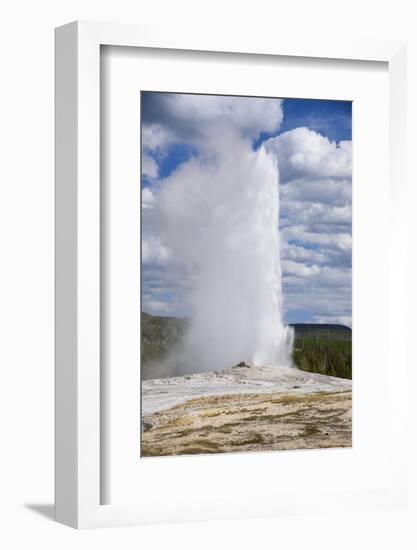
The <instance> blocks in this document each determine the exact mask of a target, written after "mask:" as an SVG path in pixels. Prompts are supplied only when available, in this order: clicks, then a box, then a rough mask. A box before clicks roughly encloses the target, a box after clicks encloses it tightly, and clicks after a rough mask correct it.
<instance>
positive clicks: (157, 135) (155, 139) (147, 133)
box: [142, 124, 176, 151]
mask: <svg viewBox="0 0 417 550" xmlns="http://www.w3.org/2000/svg"><path fill="white" fill-rule="evenodd" d="M175 139H176V136H175V134H174V133H173V132H171V131H170V130H169V129H168V128H166V127H165V126H162V125H161V124H143V125H142V147H143V148H144V149H145V150H150V151H153V150H155V149H165V148H166V147H167V146H168V145H170V144H171V143H173V142H174V141H175Z"/></svg>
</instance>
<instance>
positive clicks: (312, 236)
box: [281, 226, 352, 252]
mask: <svg viewBox="0 0 417 550" xmlns="http://www.w3.org/2000/svg"><path fill="white" fill-rule="evenodd" d="M281 233H282V235H283V236H284V238H285V239H286V240H287V241H288V240H294V241H303V242H305V243H308V244H316V245H323V246H325V247H327V248H334V249H338V250H341V251H343V252H346V251H350V250H351V249H352V235H351V234H350V233H324V232H323V233H314V232H313V231H311V230H309V228H308V227H305V226H291V227H284V229H282V231H281Z"/></svg>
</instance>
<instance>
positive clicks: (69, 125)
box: [55, 22, 407, 528]
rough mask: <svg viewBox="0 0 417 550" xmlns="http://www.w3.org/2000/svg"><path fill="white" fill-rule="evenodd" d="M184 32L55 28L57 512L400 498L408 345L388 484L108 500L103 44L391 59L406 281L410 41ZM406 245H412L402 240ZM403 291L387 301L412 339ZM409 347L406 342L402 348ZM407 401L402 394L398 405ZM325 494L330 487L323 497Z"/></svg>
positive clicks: (400, 254) (147, 516)
mask: <svg viewBox="0 0 417 550" xmlns="http://www.w3.org/2000/svg"><path fill="white" fill-rule="evenodd" d="M211 31H212V30H211V29H201V28H198V29H186V30H184V31H183V32H178V29H175V30H174V29H169V28H165V27H146V26H136V25H126V24H113V23H91V22H75V23H70V24H68V25H65V26H63V27H60V28H58V29H57V30H56V60H55V63H56V66H55V73H56V198H55V200H56V203H55V210H56V214H55V216H56V223H55V227H56V229H55V235H56V239H55V246H56V360H55V365H56V367H55V368H56V371H55V377H56V392H55V399H56V405H55V414H56V417H55V433H56V469H55V476H56V483H55V488H56V494H55V506H56V519H57V521H59V522H62V523H64V524H67V525H70V526H72V527H76V528H88V527H104V526H121V525H134V524H140V523H153V522H160V521H176V520H182V521H184V520H187V519H202V518H203V517H204V518H222V517H224V518H227V517H244V516H253V515H255V516H256V515H258V516H259V515H264V514H278V513H288V512H289V511H295V512H305V511H308V510H309V509H311V507H312V506H314V507H315V509H316V510H317V509H318V508H323V509H325V508H326V507H330V506H334V505H336V504H337V505H340V506H342V507H343V508H344V509H346V508H348V507H349V506H351V507H356V506H357V504H358V502H359V500H360V502H361V505H362V506H373V505H375V503H376V502H378V503H380V504H383V505H384V506H386V505H387V506H392V505H396V504H397V503H399V502H402V501H403V499H404V498H405V492H406V483H407V480H406V472H405V468H404V465H405V463H406V456H405V447H404V440H403V434H402V427H401V419H404V418H405V405H404V404H403V402H402V401H401V396H402V395H403V394H405V387H406V357H405V351H404V350H405V349H406V346H405V345H404V346H401V345H400V346H399V356H398V364H399V367H398V369H397V371H396V384H397V391H398V392H399V394H398V395H397V397H396V400H395V401H393V402H392V403H390V404H388V405H387V406H391V407H395V408H396V420H397V424H398V428H397V432H396V435H397V437H396V441H395V443H396V452H395V453H394V454H393V455H392V457H390V459H391V463H390V472H391V474H390V476H389V479H388V481H387V484H386V487H385V488H384V490H383V491H375V490H369V491H363V492H361V494H357V495H351V494H340V495H337V497H335V496H334V495H333V496H331V497H328V498H327V500H326V498H322V499H321V501H320V502H319V503H318V502H317V498H316V497H315V495H309V494H305V495H302V496H300V495H299V494H298V495H296V494H294V495H288V497H287V498H286V500H285V502H283V501H279V502H265V506H263V507H261V508H260V509H259V510H257V511H253V512H250V511H249V509H248V508H247V507H245V506H243V505H242V506H237V507H236V508H235V509H234V510H232V511H231V512H230V511H229V513H227V511H226V510H225V509H224V506H223V507H222V504H221V502H220V501H219V502H213V501H210V502H207V505H206V506H205V507H204V509H200V510H199V511H197V512H196V513H195V514H192V515H188V516H185V515H184V511H183V509H182V508H181V507H178V506H177V505H176V502H175V498H176V495H172V500H170V501H167V502H166V506H165V507H164V510H159V513H158V512H156V511H155V507H152V506H149V508H148V509H146V510H144V509H143V508H140V507H138V506H135V505H134V504H126V505H120V504H117V505H113V504H106V505H102V504H101V497H100V491H101V485H100V484H101V476H100V462H101V460H100V453H101V452H102V449H101V446H100V432H101V422H100V418H101V415H102V414H105V411H103V410H101V401H100V47H101V46H102V45H113V46H129V47H142V48H168V49H173V50H196V51H211V52H229V53H235V54H239V53H245V54H254V55H271V56H291V57H303V58H327V59H334V60H336V61H337V60H342V59H348V60H357V61H382V62H386V63H388V68H389V83H390V90H389V121H390V130H389V140H390V152H389V155H390V189H391V196H392V200H393V204H392V205H391V220H390V223H391V234H392V242H391V243H389V246H396V247H397V253H396V262H395V274H393V277H395V278H396V281H397V282H398V283H399V284H401V283H403V284H404V285H405V269H406V267H405V263H406V258H405V242H406V240H405V234H406V225H405V223H406V221H405V216H404V215H403V212H404V211H405V197H404V189H405V175H404V164H405V162H404V151H405V45H404V44H403V43H401V42H387V41H363V42H344V41H340V42H337V43H335V42H332V43H331V44H330V43H328V42H327V41H326V40H322V41H321V40H317V41H315V42H311V41H310V40H305V41H300V40H298V39H297V40H294V42H293V43H288V41H282V42H280V39H279V38H275V37H270V36H257V35H256V34H255V35H253V36H250V37H248V36H247V35H246V34H244V33H238V32H235V33H230V32H229V30H223V31H222V30H221V29H218V30H216V33H215V34H214V35H213V33H212V32H211ZM398 243H403V245H402V246H400V247H399V245H398ZM405 301H406V300H405V295H404V293H403V294H400V295H399V297H398V299H397V300H395V301H392V303H390V312H389V313H390V315H393V316H395V318H396V319H400V320H401V322H402V323H404V324H401V322H400V323H399V326H398V334H397V335H396V337H397V339H399V341H400V342H401V341H402V342H404V338H405V336H404V335H405V330H402V329H403V328H405V306H406V304H405ZM401 349H402V350H403V351H401ZM398 403H401V405H400V407H398V406H397V405H398ZM324 497H325V495H324Z"/></svg>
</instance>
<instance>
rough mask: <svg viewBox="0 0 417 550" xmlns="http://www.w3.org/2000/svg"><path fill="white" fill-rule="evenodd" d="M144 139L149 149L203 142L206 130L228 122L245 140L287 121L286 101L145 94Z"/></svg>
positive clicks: (269, 130) (274, 128)
mask: <svg viewBox="0 0 417 550" xmlns="http://www.w3.org/2000/svg"><path fill="white" fill-rule="evenodd" d="M142 110H143V129H142V140H143V145H144V147H145V148H147V149H149V150H154V149H159V150H160V151H161V150H163V149H164V148H166V147H167V146H168V145H170V144H171V143H173V142H179V143H188V144H189V143H195V142H197V143H199V142H200V141H201V139H204V138H205V133H206V128H207V127H208V126H210V125H213V124H218V123H220V124H222V123H227V124H228V125H232V126H233V127H234V128H235V129H238V130H239V131H240V132H241V134H242V135H243V136H245V137H248V138H251V139H255V138H257V137H258V135H259V133H260V132H270V133H272V132H275V131H276V130H278V128H279V126H280V125H281V122H282V119H283V111H282V101H281V100H280V99H271V98H253V97H230V96H215V95H197V94H170V93H144V94H143V96H142Z"/></svg>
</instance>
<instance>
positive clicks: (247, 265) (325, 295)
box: [138, 91, 352, 458]
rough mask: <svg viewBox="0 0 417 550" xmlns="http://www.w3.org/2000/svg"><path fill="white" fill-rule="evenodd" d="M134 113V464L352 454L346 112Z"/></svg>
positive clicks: (150, 99)
mask: <svg viewBox="0 0 417 550" xmlns="http://www.w3.org/2000/svg"><path fill="white" fill-rule="evenodd" d="M138 101H140V111H141V117H140V127H139V128H138V133H140V136H141V150H140V151H139V152H138V154H140V166H141V168H140V169H141V174H140V175H139V174H138V181H139V180H140V187H141V205H140V215H141V224H140V227H141V229H140V232H141V234H140V264H141V265H140V288H141V327H140V356H141V362H140V388H138V391H139V393H140V403H141V411H140V413H141V418H140V426H139V431H140V443H141V445H140V457H141V458H144V457H167V456H175V455H202V454H204V455H205V454H218V453H235V452H241V453H243V452H245V453H247V452H263V451H288V450H292V451H294V450H306V449H331V448H342V447H344V448H346V447H351V446H352V102H351V101H340V100H334V99H325V98H323V99H305V98H280V97H252V96H241V95H212V94H204V93H198V94H197V93H183V92H181V93H179V92H175V91H173V92H165V91H163V92H161V91H141V92H140V98H138ZM138 399H139V395H138Z"/></svg>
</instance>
